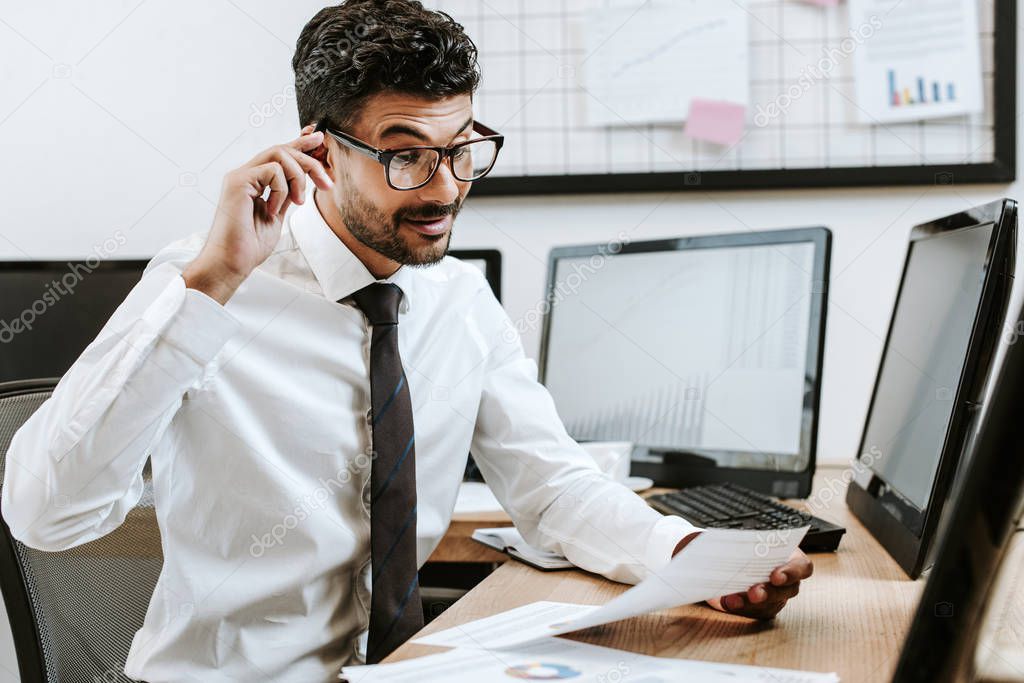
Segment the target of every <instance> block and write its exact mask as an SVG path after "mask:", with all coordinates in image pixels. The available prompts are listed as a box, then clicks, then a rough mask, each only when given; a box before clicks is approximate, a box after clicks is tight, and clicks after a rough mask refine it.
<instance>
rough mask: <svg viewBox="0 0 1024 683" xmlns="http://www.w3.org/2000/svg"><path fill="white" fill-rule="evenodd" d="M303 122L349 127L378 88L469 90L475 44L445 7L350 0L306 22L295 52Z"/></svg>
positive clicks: (443, 93) (427, 93)
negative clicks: (445, 11)
mask: <svg viewBox="0 0 1024 683" xmlns="http://www.w3.org/2000/svg"><path fill="white" fill-rule="evenodd" d="M292 69H293V70H294V71H295V99H296V101H297V104H298V108H299V122H300V125H301V126H306V125H308V124H310V123H314V122H319V121H321V120H322V119H327V120H329V121H330V122H331V123H332V124H333V125H335V126H338V127H348V126H351V125H352V123H353V122H354V121H355V119H356V118H357V116H358V114H359V111H360V108H361V106H362V104H363V103H365V101H366V99H367V98H368V97H370V96H372V95H374V94H377V93H380V92H398V93H403V94H411V95H420V96H423V97H427V98H432V99H433V98H438V99H439V98H443V97H449V96H453V95H467V94H468V95H470V96H472V94H473V93H474V92H475V91H476V88H477V86H478V85H479V83H480V67H479V63H478V60H477V49H476V45H475V44H474V43H473V41H472V40H470V38H469V36H468V35H466V32H465V30H464V29H463V27H462V25H461V24H459V23H458V22H456V21H455V20H454V19H452V18H451V16H449V15H448V14H445V13H444V12H440V11H434V10H429V9H426V8H425V7H423V4H422V3H420V2H416V1H415V0H348V1H347V2H343V3H341V4H340V5H334V6H332V7H325V8H324V9H322V10H320V11H319V12H317V14H316V16H314V17H313V18H312V19H310V21H309V23H308V24H306V26H305V27H304V28H303V29H302V33H301V34H300V35H299V39H298V41H297V43H296V45H295V56H294V57H293V58H292Z"/></svg>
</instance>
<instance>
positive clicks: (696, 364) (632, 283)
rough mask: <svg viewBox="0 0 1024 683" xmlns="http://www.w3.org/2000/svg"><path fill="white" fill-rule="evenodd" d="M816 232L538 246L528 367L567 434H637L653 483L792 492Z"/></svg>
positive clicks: (638, 466)
mask: <svg viewBox="0 0 1024 683" xmlns="http://www.w3.org/2000/svg"><path fill="white" fill-rule="evenodd" d="M830 245H831V236H830V233H829V231H828V230H827V229H825V228H804V229H794V230H778V231H770V232H747V233H739V234H727V235H709V236H700V237H685V238H679V239H668V240H656V241H648V242H630V243H628V244H600V245H588V246H577V247H563V248H558V249H554V250H553V251H552V252H551V257H550V262H549V266H548V283H547V297H548V299H547V302H548V305H547V307H546V315H545V316H544V328H543V339H542V344H541V354H540V363H539V364H540V373H541V378H542V380H543V382H544V384H545V385H546V386H547V388H548V390H549V391H550V392H551V395H552V396H553V397H554V401H555V405H556V407H557V409H558V412H559V415H560V416H561V418H562V419H563V421H564V422H565V425H566V427H567V429H568V431H569V433H570V434H571V435H572V436H573V437H574V438H575V439H577V440H579V441H631V442H633V443H635V444H637V445H638V448H637V450H636V452H635V453H634V456H633V463H632V473H633V474H634V475H639V476H646V477H650V478H652V479H654V480H655V482H657V483H658V484H662V485H667V486H680V487H681V486H687V485H697V484H705V483H720V482H726V481H730V482H734V483H738V484H742V485H744V486H748V487H750V488H752V489H754V490H758V491H761V492H763V493H767V494H770V495H776V496H780V497H805V496H807V495H808V494H809V492H810V487H811V477H812V475H813V473H814V461H815V449H816V440H817V439H816V436H817V424H818V403H819V395H820V391H819V389H820V381H821V361H822V344H823V342H824V336H825V308H826V301H827V296H828V264H829V252H830Z"/></svg>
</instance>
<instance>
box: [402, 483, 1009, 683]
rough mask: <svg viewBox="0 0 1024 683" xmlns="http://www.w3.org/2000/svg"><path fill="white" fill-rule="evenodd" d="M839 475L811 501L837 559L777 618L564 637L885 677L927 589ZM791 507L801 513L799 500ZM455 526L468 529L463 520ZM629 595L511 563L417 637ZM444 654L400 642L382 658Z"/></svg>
mask: <svg viewBox="0 0 1024 683" xmlns="http://www.w3.org/2000/svg"><path fill="white" fill-rule="evenodd" d="M841 474H842V470H841V469H840V468H820V471H819V473H818V476H817V477H816V480H815V487H814V494H813V495H812V498H811V499H810V500H812V501H816V502H817V504H816V505H815V506H814V507H813V509H812V511H813V512H814V513H815V514H817V515H819V516H821V517H824V518H826V519H829V520H831V521H834V522H837V523H839V524H842V525H843V526H845V527H846V529H847V533H846V535H845V536H844V537H843V540H842V543H841V544H840V546H839V550H838V551H837V552H835V553H817V554H814V555H812V556H811V557H812V560H813V561H814V565H815V571H814V576H813V577H812V578H811V579H809V580H807V581H805V582H804V583H803V585H802V587H801V595H800V596H799V597H797V598H796V599H795V600H793V601H792V602H791V603H790V604H789V605H788V606H787V607H786V609H785V610H783V612H782V613H781V614H780V615H779V616H778V617H777V618H776V619H775V620H774V621H771V622H767V623H765V622H756V621H752V620H749V619H744V618H741V617H735V616H731V615H727V614H722V613H720V612H717V611H714V610H712V609H711V608H709V607H706V606H701V605H687V606H683V607H678V608H675V609H672V610H669V611H665V612H658V613H654V614H647V615H643V616H640V617H635V618H633V619H628V620H625V621H621V622H616V623H614V624H608V625H606V626H602V627H598V628H594V629H588V630H586V631H582V632H580V633H579V634H574V635H572V636H569V637H571V638H573V639H575V640H580V641H583V642H588V643H593V644H598V645H605V646H608V647H615V648H621V649H625V650H631V651H634V652H640V653H644V654H650V655H658V656H663V657H679V658H686V659H702V660H709V661H719V662H733V663H741V664H751V665H759V666H773V667H783V668H794V669H805V670H814V671H836V672H838V673H839V675H840V677H841V679H842V680H843V682H844V683H852V682H859V681H865V682H871V683H875V682H877V681H887V680H889V678H890V677H891V675H892V672H893V670H894V668H895V665H896V661H897V658H898V656H899V650H900V647H901V645H902V643H903V638H904V636H905V635H906V631H907V628H908V627H909V625H910V620H911V618H912V616H913V612H914V609H915V608H916V605H917V599H918V596H919V595H920V591H921V589H922V587H923V583H922V582H921V581H916V582H915V581H910V580H908V579H907V577H906V575H905V574H904V573H903V571H902V570H901V569H900V568H899V567H898V566H897V565H896V563H895V562H894V561H893V560H892V559H891V558H890V557H889V556H888V554H886V552H885V551H884V550H883V549H882V548H881V546H879V545H878V543H877V542H876V541H875V540H874V538H873V537H872V536H871V535H870V534H868V532H867V531H866V530H865V529H864V527H863V526H861V524H860V523H859V522H858V521H857V520H856V519H855V518H854V517H853V516H852V515H851V514H850V513H849V512H848V510H847V509H846V506H845V504H844V502H843V500H844V496H845V486H844V482H843V480H842V478H841ZM793 504H794V505H795V506H797V507H805V508H806V507H807V506H806V505H805V504H804V503H803V502H799V503H797V502H794V503H793ZM461 523H462V524H463V525H464V526H465V525H467V524H471V522H470V521H469V520H466V519H463V520H461ZM491 523H493V522H491V521H489V522H488V524H491ZM470 533H471V532H470ZM469 542H470V543H472V541H469ZM627 588H628V586H625V585H622V584H617V583H613V582H611V581H608V580H606V579H603V578H601V577H599V576H595V575H593V574H589V573H586V572H583V571H562V572H540V571H537V570H534V569H531V568H529V567H527V566H525V565H523V564H520V563H518V562H509V563H507V564H504V565H503V566H501V567H500V568H498V569H497V570H496V571H495V572H494V573H493V574H492V575H491V576H490V577H488V578H487V579H486V580H485V581H483V582H482V583H481V584H480V585H478V586H477V587H476V588H474V589H473V590H472V591H471V592H470V593H469V594H468V595H467V596H466V597H464V598H463V599H462V600H460V601H459V602H457V603H456V604H455V606H454V607H452V608H451V609H449V610H448V611H447V612H445V613H444V614H442V615H441V616H440V617H438V618H437V619H436V620H435V621H433V622H432V623H431V624H430V625H428V626H427V627H426V628H425V629H424V631H423V632H424V633H431V632H434V631H439V630H443V629H446V628H450V627H452V626H456V625H458V624H462V623H465V622H467V621H472V620H474V619H479V618H481V617H485V616H489V615H491V614H495V613H497V612H501V611H504V610H508V609H512V608H514V607H519V606H521V605H524V604H527V603H531V602H534V601H537V600H557V601H561V602H577V603H581V604H601V603H604V602H607V601H608V600H609V599H611V598H612V597H614V596H616V595H618V594H620V593H621V592H623V591H624V590H626V589H627ZM1015 593H1016V595H1015V596H1014V603H1015V604H1020V603H1024V595H1022V594H1021V593H1022V592H1021V591H1015ZM1015 613H1016V614H1018V615H1019V614H1021V613H1022V612H1021V611H1019V610H1018V611H1016V612H1015ZM1018 626H1019V625H1018ZM1001 633H1002V637H1003V638H1004V639H1009V640H1011V641H1012V642H1013V643H1016V646H1017V647H1019V646H1020V643H1021V642H1024V634H1022V633H1006V632H1001ZM443 650H444V648H438V647H431V646H424V645H416V644H406V645H404V646H402V647H401V648H399V649H398V650H397V651H396V652H395V653H394V654H392V655H391V657H389V658H388V659H387V661H398V660H401V659H408V658H411V657H418V656H422V655H425V654H432V653H435V652H441V651H443ZM1022 676H1024V674H1022Z"/></svg>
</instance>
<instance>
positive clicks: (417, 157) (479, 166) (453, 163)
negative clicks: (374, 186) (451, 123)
mask: <svg viewBox="0 0 1024 683" xmlns="http://www.w3.org/2000/svg"><path fill="white" fill-rule="evenodd" d="M316 130H319V131H323V132H325V133H329V134H330V135H331V137H333V138H334V139H335V140H337V141H338V142H339V143H341V144H342V145H345V146H346V147H348V148H349V149H354V150H355V151H357V152H360V153H362V154H365V155H366V156H368V157H370V158H371V159H376V160H377V161H378V162H380V163H381V164H382V165H383V166H384V175H385V176H386V177H387V181H388V186H389V187H391V188H392V189H394V190H416V189H419V188H421V187H423V186H424V185H426V184H427V183H429V182H430V181H431V180H432V179H433V177H434V174H435V173H437V169H438V168H440V167H441V162H442V161H443V160H447V161H448V166H449V167H450V168H451V169H452V175H454V176H455V177H456V178H457V179H458V180H461V181H462V182H465V183H471V182H473V181H474V180H480V179H481V178H483V177H484V176H485V175H487V174H488V173H490V172H491V169H492V168H494V162H495V161H496V160H497V159H498V152H499V151H500V150H501V146H502V145H503V144H505V136H504V135H501V134H500V133H498V132H497V131H495V130H492V129H490V128H488V127H487V126H485V125H484V124H482V123H479V122H476V123H474V124H473V132H474V133H476V134H477V135H478V136H479V137H475V138H472V139H470V140H466V141H465V142H460V143H457V144H454V145H452V146H451V147H430V146H426V145H419V146H415V147H402V148H399V149H377V148H376V147H374V146H373V145H370V144H367V143H365V142H363V141H362V140H360V139H358V138H355V137H352V136H351V135H349V134H348V133H342V132H341V131H337V130H332V129H331V128H329V127H328V126H327V123H326V122H325V121H321V122H320V123H319V124H317V127H316Z"/></svg>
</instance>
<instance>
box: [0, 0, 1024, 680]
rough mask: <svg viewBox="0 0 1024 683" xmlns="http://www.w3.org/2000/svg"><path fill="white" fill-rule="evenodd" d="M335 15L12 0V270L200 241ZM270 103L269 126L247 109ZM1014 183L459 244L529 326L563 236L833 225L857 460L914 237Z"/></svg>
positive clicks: (589, 199)
mask: <svg viewBox="0 0 1024 683" xmlns="http://www.w3.org/2000/svg"><path fill="white" fill-rule="evenodd" d="M323 4H324V3H323V2H322V1H313V0H299V1H293V2H288V3H284V2H272V1H271V0H248V1H247V2H244V3H243V2H240V1H239V2H237V3H236V2H232V1H231V0H210V1H207V2H198V1H193V2H186V3H182V2H171V1H170V0H146V1H144V2H139V0H107V1H106V2H103V3H74V2H70V0H49V1H47V2H42V1H38V2H26V1H22V2H15V1H14V0H0V152H2V155H0V159H2V161H3V163H2V164H0V205H2V207H3V214H2V215H3V217H2V218H0V259H23V258H24V259H42V258H46V259H58V258H84V257H85V256H88V255H89V254H90V253H92V252H93V250H94V249H100V250H103V243H104V241H105V240H108V239H109V238H112V237H114V238H115V239H116V237H117V236H119V235H120V234H123V235H124V236H125V238H126V243H125V244H124V246H120V247H119V248H118V249H117V250H116V251H115V252H114V253H110V254H107V255H108V256H113V257H118V258H130V257H144V256H149V255H152V254H153V253H154V252H155V251H156V250H157V249H159V248H160V247H161V246H162V245H164V244H165V243H167V242H169V241H171V240H173V239H176V238H178V237H180V236H182V235H184V234H187V233H190V232H193V231H197V230H206V229H207V228H208V226H209V224H210V219H211V216H212V213H213V209H214V206H215V203H216V200H217V195H218V191H219V185H220V178H221V177H222V175H223V174H224V172H225V171H227V170H229V169H230V168H233V167H234V166H237V165H239V164H241V163H243V162H244V161H245V160H247V159H248V158H249V157H251V156H252V155H253V154H255V153H256V152H257V151H258V150H260V149H262V148H264V147H266V146H269V145H271V144H274V143H276V142H280V141H284V140H287V139H290V138H291V137H294V134H295V132H296V128H297V123H296V116H295V113H294V102H293V101H292V99H291V98H290V97H289V95H288V93H289V91H288V90H287V86H288V85H289V84H290V83H291V74H290V69H289V64H290V59H291V54H292V49H293V45H294V41H295V37H296V36H297V35H298V32H299V29H300V28H301V26H302V25H303V23H304V22H305V21H306V20H307V19H308V18H309V17H310V16H312V14H313V13H314V12H315V11H316V10H317V9H319V8H320V7H322V6H323ZM485 78H486V75H485ZM264 107H269V109H268V110H266V111H269V112H270V115H269V116H255V115H254V112H255V111H258V110H263V109H264ZM493 123H495V124H496V125H498V124H500V122H493ZM1021 188H1022V184H1021V183H1014V184H1013V185H1008V186H953V187H948V186H941V187H911V188H899V189H895V188H894V189H890V188H878V189H865V190H818V191H802V190H799V191H798V190H793V191H761V192H731V193H711V194H709V193H685V194H683V193H680V194H670V193H652V194H637V195H605V196H579V197H575V196H574V197H552V198H535V197H520V198H510V199H484V198H481V199H474V200H472V201H470V202H469V203H468V204H467V208H466V210H465V211H464V213H463V216H462V217H461V218H460V220H459V223H458V224H457V230H456V233H457V237H456V246H458V247H495V246H496V247H498V248H500V249H501V250H502V252H503V253H504V256H505V267H506V278H505V288H506V297H505V302H506V306H507V308H508V310H509V312H510V314H511V315H512V317H513V319H518V318H520V317H522V316H523V315H524V314H525V313H526V312H527V311H528V310H530V309H531V308H533V307H534V306H535V305H536V304H537V302H538V301H539V300H540V298H541V296H542V290H543V279H544V272H545V259H546V255H547V252H548V250H549V249H550V248H551V247H553V246H555V245H562V244H571V243H588V242H599V241H605V240H610V239H612V238H614V237H615V235H616V234H618V233H619V232H620V231H623V230H626V231H629V232H630V235H631V239H633V240H638V239H650V238H656V237H665V236H677V235H688V234H700V233H709V232H725V231H737V230H753V229H758V230H759V229H766V228H782V227H793V226H807V225H827V226H829V227H830V228H831V229H832V230H833V234H834V237H835V245H834V254H833V281H832V297H831V301H830V308H829V322H828V338H827V344H826V356H825V372H824V395H823V400H822V419H821V431H820V436H821V439H820V455H819V457H820V458H821V459H822V460H829V461H845V460H846V459H848V458H850V457H851V456H852V455H853V454H854V451H855V449H856V447H857V441H858V437H859V431H860V429H861V426H862V423H863V419H864V413H865V410H866V406H867V401H868V398H869V391H870V388H871V385H872V382H873V379H874V374H875V371H876V366H877V362H878V356H879V353H880V348H881V343H882V339H883V336H884V333H885V328H886V325H887V324H888V316H889V313H890V309H891V306H892V300H893V297H894V288H895V286H896V283H897V280H898V276H899V269H900V266H901V263H902V259H903V256H904V252H905V248H906V237H907V234H908V231H909V229H910V227H911V226H912V225H913V224H915V223H917V222H920V221H922V220H925V219H929V218H932V217H936V216H941V215H943V214H946V213H950V212H953V211H957V210H960V209H963V208H965V207H968V206H971V205H974V204H979V203H982V202H986V201H989V200H992V199H995V198H998V197H1001V196H1010V197H1020V196H1024V192H1021ZM118 231H120V233H119V232H118ZM538 340H539V331H536V330H534V331H531V332H529V333H528V334H527V335H526V336H525V343H526V347H527V349H528V351H529V352H530V353H536V350H537V346H538ZM4 622H5V620H4ZM2 628H3V627H2V626H0V629H2ZM2 635H3V634H0V638H2ZM15 669H16V667H15V666H14V665H13V654H10V651H9V650H8V651H7V654H5V653H4V651H3V650H2V649H0V683H5V681H7V680H15V678H16V677H15V675H14V673H13V671H14V670H15Z"/></svg>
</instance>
